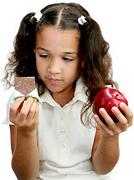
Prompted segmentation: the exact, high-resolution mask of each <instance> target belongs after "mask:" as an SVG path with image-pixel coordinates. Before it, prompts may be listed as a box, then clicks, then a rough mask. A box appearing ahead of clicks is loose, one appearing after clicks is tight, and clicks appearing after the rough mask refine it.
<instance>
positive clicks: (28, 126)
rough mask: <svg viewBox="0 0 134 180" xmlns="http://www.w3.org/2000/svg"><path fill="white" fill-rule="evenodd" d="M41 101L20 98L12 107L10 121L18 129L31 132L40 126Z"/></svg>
mask: <svg viewBox="0 0 134 180" xmlns="http://www.w3.org/2000/svg"><path fill="white" fill-rule="evenodd" d="M38 116H39V103H38V102H34V101H33V98H28V99H27V100H26V101H25V102H24V98H23V97H21V98H18V99H17V100H16V101H15V102H14V103H13V104H12V105H11V107H10V121H11V122H12V123H13V124H15V126H16V127H17V129H18V130H20V131H23V132H31V131H33V130H35V129H36V128H37V126H38Z"/></svg>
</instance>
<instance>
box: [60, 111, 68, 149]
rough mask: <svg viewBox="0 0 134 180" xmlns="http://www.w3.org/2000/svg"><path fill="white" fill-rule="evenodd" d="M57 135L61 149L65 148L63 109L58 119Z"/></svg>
mask: <svg viewBox="0 0 134 180" xmlns="http://www.w3.org/2000/svg"><path fill="white" fill-rule="evenodd" d="M59 136H60V148H61V149H62V150H65V149H67V121H66V114H65V110H64V109H62V112H61V116H60V121H59Z"/></svg>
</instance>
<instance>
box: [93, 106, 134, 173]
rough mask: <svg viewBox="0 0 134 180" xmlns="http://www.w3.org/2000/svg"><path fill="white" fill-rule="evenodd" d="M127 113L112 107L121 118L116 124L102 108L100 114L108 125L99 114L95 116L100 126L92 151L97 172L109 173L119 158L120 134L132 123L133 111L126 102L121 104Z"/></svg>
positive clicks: (118, 117)
mask: <svg viewBox="0 0 134 180" xmlns="http://www.w3.org/2000/svg"><path fill="white" fill-rule="evenodd" d="M120 107H121V108H122V110H123V111H124V113H125V115H126V116H125V117H124V116H123V115H122V113H120V111H119V110H118V109H117V108H116V107H113V108H112V112H113V113H114V115H115V116H116V117H117V119H118V120H119V123H117V124H115V123H114V122H113V120H112V119H111V118H110V117H109V115H108V114H107V112H106V111H105V109H100V114H101V115H102V117H103V118H104V119H105V121H106V122H107V124H108V126H106V125H105V124H104V123H102V121H101V120H100V119H99V117H98V116H97V115H95V116H94V118H95V120H96V122H97V124H98V127H99V128H97V132H96V137H95V142H94V146H93V152H92V163H93V166H94V168H95V170H96V172H97V173H99V174H107V173H109V172H110V171H111V170H112V169H113V168H114V166H115V165H116V163H117V162H118V159H119V134H120V133H121V132H123V131H126V130H127V128H128V127H129V126H131V125H132V116H133V115H132V112H131V110H130V109H129V107H128V106H127V105H125V104H124V103H123V104H122V103H121V105H120Z"/></svg>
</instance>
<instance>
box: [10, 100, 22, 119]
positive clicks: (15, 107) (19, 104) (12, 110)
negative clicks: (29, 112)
mask: <svg viewBox="0 0 134 180" xmlns="http://www.w3.org/2000/svg"><path fill="white" fill-rule="evenodd" d="M24 99H25V98H24V97H20V98H18V99H17V100H16V101H15V102H14V103H13V104H12V105H11V107H10V121H11V122H13V121H14V119H15V118H16V116H17V114H18V113H19V111H20V110H21V108H22V106H23V102H24Z"/></svg>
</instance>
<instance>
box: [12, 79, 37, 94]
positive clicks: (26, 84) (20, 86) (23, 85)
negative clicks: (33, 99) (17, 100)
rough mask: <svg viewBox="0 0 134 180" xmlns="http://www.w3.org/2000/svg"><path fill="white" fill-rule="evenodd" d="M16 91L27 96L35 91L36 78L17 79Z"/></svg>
mask: <svg viewBox="0 0 134 180" xmlns="http://www.w3.org/2000/svg"><path fill="white" fill-rule="evenodd" d="M15 89H16V90H17V91H19V92H20V93H22V94H23V95H24V96H27V95H28V94H29V93H30V92H31V91H33V90H34V89H35V77H15Z"/></svg>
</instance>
